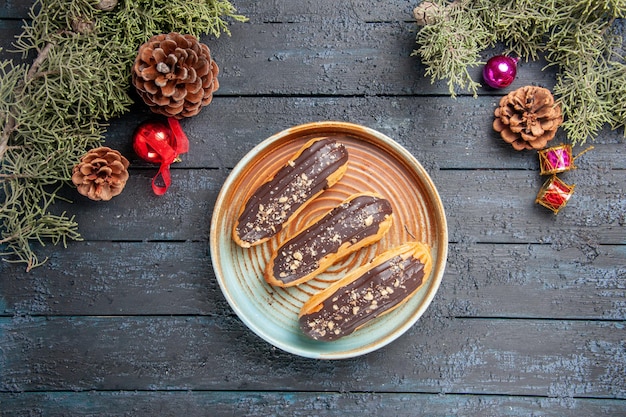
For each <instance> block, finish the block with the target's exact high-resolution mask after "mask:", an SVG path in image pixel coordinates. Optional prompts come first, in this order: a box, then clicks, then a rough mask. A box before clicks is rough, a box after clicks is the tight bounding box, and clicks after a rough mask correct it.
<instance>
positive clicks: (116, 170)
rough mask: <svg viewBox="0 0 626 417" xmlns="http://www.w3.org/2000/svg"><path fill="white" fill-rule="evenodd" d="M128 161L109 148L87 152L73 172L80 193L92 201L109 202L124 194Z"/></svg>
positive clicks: (73, 179)
mask: <svg viewBox="0 0 626 417" xmlns="http://www.w3.org/2000/svg"><path fill="white" fill-rule="evenodd" d="M128 165H129V163H128V160H127V159H126V158H124V156H122V154H120V153H119V152H118V151H116V150H113V149H111V148H107V147H104V146H103V147H100V148H95V149H92V150H90V151H89V152H87V153H86V154H85V155H84V156H83V157H82V158H81V159H80V163H78V165H76V166H75V167H74V170H73V171H72V182H73V183H74V185H76V186H77V187H78V192H79V193H80V194H82V195H84V196H87V197H89V198H90V199H92V200H96V201H98V200H104V201H108V200H110V199H111V198H113V197H115V196H116V195H118V194H119V193H121V192H122V190H123V189H124V186H125V185H126V180H128Z"/></svg>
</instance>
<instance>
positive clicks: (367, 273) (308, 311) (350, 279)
mask: <svg viewBox="0 0 626 417" xmlns="http://www.w3.org/2000/svg"><path fill="white" fill-rule="evenodd" d="M431 269H432V258H431V254H430V248H429V247H428V246H427V245H425V244H423V243H419V242H411V243H405V244H403V245H400V246H397V247H395V248H393V249H389V250H387V251H385V252H383V253H382V254H380V255H378V256H377V257H375V258H374V259H373V260H372V261H371V262H370V263H368V264H365V265H363V266H361V267H359V268H357V269H355V270H354V271H353V272H351V273H349V274H348V275H346V276H345V277H344V278H342V279H340V280H339V281H336V282H334V283H333V284H331V285H330V286H329V287H327V288H326V289H324V290H322V291H320V292H319V293H317V294H315V295H313V296H312V297H311V298H310V299H309V300H308V301H307V302H306V303H304V305H303V306H302V308H301V310H300V315H299V325H300V329H302V331H303V332H304V333H305V334H306V335H307V336H309V337H311V338H313V339H316V340H324V341H332V340H336V339H338V338H340V337H343V336H346V335H349V334H351V333H353V332H354V331H356V330H358V329H359V328H361V327H362V326H364V325H365V324H366V323H368V322H369V321H370V320H372V319H374V318H376V317H380V316H382V315H384V314H387V313H389V312H390V311H392V310H394V309H396V308H398V307H399V306H400V305H402V304H403V303H405V302H406V301H407V300H409V299H410V298H411V296H413V295H414V294H415V293H416V292H417V291H418V290H419V289H420V288H421V287H422V286H423V285H424V283H425V282H426V281H427V280H428V277H429V275H430V271H431Z"/></svg>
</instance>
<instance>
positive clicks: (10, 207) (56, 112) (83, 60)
mask: <svg viewBox="0 0 626 417" xmlns="http://www.w3.org/2000/svg"><path fill="white" fill-rule="evenodd" d="M97 3H99V0H37V1H36V3H35V5H34V6H33V7H32V8H31V11H30V18H31V22H30V23H29V24H25V26H24V27H23V32H22V33H21V34H20V36H19V37H18V38H17V40H16V43H15V46H16V48H17V49H18V51H19V52H22V56H23V57H28V56H30V54H31V53H33V52H34V53H35V54H36V57H35V59H34V60H33V61H32V63H31V65H14V64H13V62H12V61H0V257H1V258H2V259H3V260H4V261H7V262H21V263H24V264H26V269H27V270H30V269H32V268H34V267H36V266H38V265H41V264H42V263H43V262H45V259H43V260H41V259H39V257H38V256H37V253H36V251H35V250H34V249H33V248H32V247H31V245H32V244H33V243H37V244H40V245H44V244H46V243H47V242H51V243H53V244H55V245H56V244H59V243H62V244H64V245H65V244H66V242H67V241H68V240H80V239H81V236H80V234H79V232H78V224H77V223H76V221H75V220H74V217H73V216H71V215H69V214H68V213H65V212H64V213H61V214H54V210H53V205H54V204H55V202H56V201H57V200H59V196H58V195H57V193H58V191H59V189H60V188H61V187H62V186H63V185H64V184H66V183H68V182H69V180H70V178H71V173H72V168H73V166H74V165H75V164H76V163H77V162H78V160H79V158H80V157H81V156H82V155H83V154H85V153H86V152H87V150H89V149H90V148H93V147H96V146H100V145H101V143H102V141H103V137H104V133H105V131H106V126H107V125H106V121H107V120H109V119H111V118H113V117H117V116H119V115H121V114H123V113H125V112H126V111H128V109H129V107H130V105H131V104H132V100H131V98H130V95H129V93H130V86H131V85H130V83H131V80H130V70H131V66H132V62H133V60H134V58H135V54H136V51H137V49H138V47H139V45H141V44H142V43H143V42H145V41H146V40H147V39H148V38H149V37H150V36H152V35H155V34H158V33H167V32H172V31H176V32H183V33H190V34H192V35H194V36H196V37H200V36H201V35H202V34H209V35H212V36H215V37H219V36H220V34H221V33H229V30H228V23H227V21H226V20H225V19H230V20H236V21H244V20H246V19H245V17H243V16H241V15H238V14H236V10H235V8H234V7H233V6H232V5H231V4H230V3H229V2H228V1H227V0H137V1H131V0H119V2H118V4H117V6H116V7H115V8H114V9H113V10H112V11H102V10H99V9H97V8H96V7H95V6H96V5H97Z"/></svg>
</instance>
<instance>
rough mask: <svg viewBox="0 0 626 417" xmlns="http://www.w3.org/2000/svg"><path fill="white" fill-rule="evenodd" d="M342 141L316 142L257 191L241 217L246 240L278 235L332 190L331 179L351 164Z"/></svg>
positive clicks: (240, 230)
mask: <svg viewBox="0 0 626 417" xmlns="http://www.w3.org/2000/svg"><path fill="white" fill-rule="evenodd" d="M340 139H341V136H338V137H328V138H323V139H321V140H318V141H316V142H314V143H313V144H312V145H311V146H309V147H308V148H307V149H305V150H304V151H303V152H302V153H301V154H300V156H298V158H296V159H295V160H290V161H289V162H288V163H287V164H286V165H285V166H283V167H282V168H281V169H280V170H279V171H278V172H277V173H276V175H275V176H274V177H273V178H272V179H271V180H270V181H268V182H266V183H264V184H263V185H261V186H260V187H259V189H258V190H256V191H255V193H254V194H253V195H252V196H251V197H250V199H249V200H248V202H247V203H246V206H245V208H244V210H243V212H242V213H241V215H240V216H239V223H238V225H237V228H236V233H237V235H238V236H239V238H240V239H241V240H242V241H244V242H249V243H254V242H256V241H258V240H261V239H265V238H267V237H271V236H274V235H275V234H276V233H278V232H280V230H281V229H282V228H283V225H284V223H285V222H286V221H287V219H289V218H290V217H291V215H292V214H293V213H295V212H296V210H297V209H298V208H299V207H300V206H302V204H304V203H305V202H307V201H308V200H309V199H310V198H311V197H312V196H313V195H315V194H316V193H318V192H320V191H322V190H325V189H326V188H328V181H327V178H328V176H330V175H331V174H332V173H333V172H335V171H336V170H337V169H338V168H339V167H341V166H342V165H344V164H346V163H347V161H348V151H347V150H346V148H345V146H344V145H343V144H341V143H338V142H337V141H336V140H340Z"/></svg>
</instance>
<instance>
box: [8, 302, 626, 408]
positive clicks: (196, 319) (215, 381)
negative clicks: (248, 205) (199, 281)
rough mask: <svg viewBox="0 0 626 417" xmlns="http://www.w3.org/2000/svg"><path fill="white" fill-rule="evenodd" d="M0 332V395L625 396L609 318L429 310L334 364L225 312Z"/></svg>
mask: <svg viewBox="0 0 626 417" xmlns="http://www.w3.org/2000/svg"><path fill="white" fill-rule="evenodd" d="M0 332H1V334H2V335H3V336H2V338H3V358H2V361H3V364H4V366H3V368H4V371H3V375H2V376H1V379H0V387H1V388H2V390H3V391H17V392H19V391H48V390H49V391H56V390H62V391H66V390H67V391H84V390H87V391H88V390H106V391H109V390H120V389H124V390H187V389H198V390H252V391H259V390H260V391H266V390H267V391H276V390H278V391H286V392H290V391H333V392H351V391H358V392H362V391H365V392H437V393H457V394H462V393H468V392H470V393H473V394H501V395H524V396H526V395H539V396H548V397H590V398H620V399H624V398H625V397H626V390H625V389H624V387H625V386H626V385H625V383H626V381H625V378H626V367H625V366H626V362H625V360H624V359H625V358H624V355H625V354H626V352H625V351H624V347H625V345H624V344H625V343H626V341H625V340H624V334H625V330H624V326H623V323H619V322H597V321H584V320H583V321H581V320H575V321H553V320H508V319H507V320H505V319H458V318H456V319H452V318H447V317H444V316H441V315H439V314H437V310H436V309H432V310H428V312H427V313H426V314H425V315H424V316H423V318H422V320H420V321H419V322H418V323H417V324H416V325H415V326H414V327H413V328H411V329H410V330H409V331H408V332H407V333H406V334H405V335H403V336H402V337H401V338H400V340H397V341H396V342H395V343H393V344H391V345H389V346H387V347H384V348H382V349H380V350H378V351H376V352H374V353H372V354H369V355H366V356H364V357H357V358H353V359H348V360H341V361H319V360H311V359H305V358H298V357H294V356H293V355H291V354H288V353H284V352H282V351H280V350H277V349H275V348H273V347H272V346H270V345H268V344H267V343H266V342H265V341H263V340H261V339H260V338H258V337H257V336H255V335H254V334H252V333H251V332H250V331H249V330H248V329H247V328H246V327H245V326H244V325H243V324H241V322H239V320H238V319H237V318H236V317H233V316H203V317H200V316H179V317H171V316H150V317H146V316H142V317H134V316H121V317H78V316H72V317H47V318H44V317H41V318H29V317H16V318H5V319H0ZM15 358H20V360H17V361H16V360H15ZM312 376H314V377H312Z"/></svg>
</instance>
